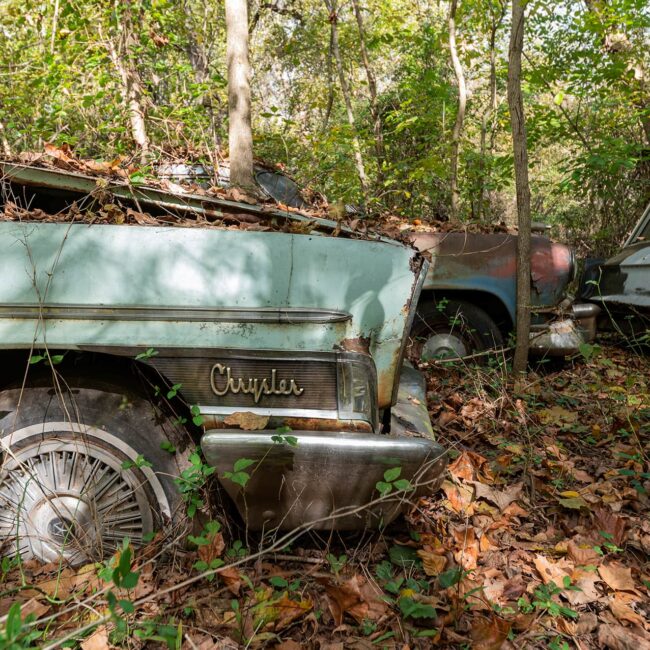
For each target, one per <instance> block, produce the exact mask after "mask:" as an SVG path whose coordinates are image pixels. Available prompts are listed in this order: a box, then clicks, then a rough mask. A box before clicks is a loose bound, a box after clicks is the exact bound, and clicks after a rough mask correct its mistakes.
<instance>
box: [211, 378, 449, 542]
mask: <svg viewBox="0 0 650 650" xmlns="http://www.w3.org/2000/svg"><path fill="white" fill-rule="evenodd" d="M414 372H416V371H414V370H412V369H408V370H407V369H406V368H405V372H404V373H403V378H402V381H401V382H400V388H401V389H402V390H400V393H399V395H398V404H397V405H396V407H395V410H396V411H397V412H398V413H401V415H400V416H399V421H397V418H396V417H395V415H394V416H393V422H394V431H395V432H396V433H391V434H390V435H384V434H358V433H348V432H326V433H322V432H315V431H291V432H290V434H288V435H291V436H293V437H295V438H296V439H297V444H296V445H291V444H288V443H287V442H275V441H274V440H273V437H274V436H275V437H276V438H277V436H278V435H279V434H277V433H276V432H275V431H240V430H212V431H208V432H207V433H205V434H204V435H203V438H202V439H201V447H202V448H203V453H204V455H205V457H206V460H207V461H208V463H210V464H211V465H213V466H215V467H216V468H217V476H218V477H219V481H220V482H221V484H222V486H223V487H224V489H225V490H226V492H227V493H228V494H229V496H230V497H231V498H232V499H233V500H234V502H235V503H236V505H237V507H238V509H239V512H240V513H241V515H242V517H243V518H244V520H245V522H246V524H247V525H248V526H249V527H250V528H251V529H253V530H260V529H272V528H281V529H292V528H295V527H297V526H310V527H312V528H315V529H321V530H323V529H325V530H331V529H336V530H355V529H360V528H366V527H377V526H380V525H385V524H388V523H389V522H391V521H392V520H393V519H395V518H396V517H397V516H398V515H399V514H400V513H401V512H404V511H405V510H407V509H408V508H409V507H410V506H411V504H412V503H413V502H414V501H415V500H416V499H417V498H418V497H419V496H422V495H425V494H431V493H432V492H433V491H435V490H436V489H437V488H438V486H439V484H440V482H441V480H442V474H443V471H444V469H445V466H446V460H447V459H446V453H445V450H444V449H443V448H442V447H441V446H440V445H439V444H437V443H435V442H433V440H432V439H430V438H429V437H426V438H422V437H414V436H413V434H410V435H409V433H408V432H409V431H416V432H418V433H420V435H422V434H424V435H426V436H429V432H430V430H431V425H430V422H429V417H428V413H427V410H426V402H425V401H424V397H425V395H424V393H423V389H422V387H421V386H416V385H415V383H414V377H413V374H412V373H414ZM409 388H410V389H413V390H409ZM413 393H416V394H413ZM421 398H422V399H421ZM404 400H406V404H403V406H404V407H406V408H405V409H400V402H403V401H404ZM418 419H419V422H418ZM242 458H246V459H250V460H252V461H255V462H254V463H253V464H251V465H249V466H248V467H247V468H246V469H245V470H244V471H245V472H246V474H248V476H249V478H248V479H245V480H244V482H245V485H244V486H241V485H239V484H238V483H236V482H233V481H232V480H230V479H229V478H226V477H225V473H226V472H233V470H234V465H235V463H236V462H237V461H238V460H239V459H242ZM395 467H399V468H401V469H400V474H399V478H400V479H407V480H408V481H409V482H410V483H411V485H412V486H413V489H410V490H404V491H401V492H398V491H396V489H393V491H392V492H393V494H389V495H388V496H385V497H381V495H380V494H379V492H378V490H377V483H379V482H380V481H384V472H386V470H388V469H392V468H395Z"/></svg>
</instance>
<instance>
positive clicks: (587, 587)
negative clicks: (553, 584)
mask: <svg viewBox="0 0 650 650" xmlns="http://www.w3.org/2000/svg"><path fill="white" fill-rule="evenodd" d="M597 582H600V578H599V577H598V575H596V574H595V573H594V572H593V571H580V570H579V569H578V570H576V571H574V572H573V574H572V575H571V584H572V585H573V586H574V587H576V588H577V590H576V591H574V590H566V591H564V592H562V596H563V598H565V599H566V600H567V601H569V602H570V603H571V604H572V605H589V604H590V603H594V602H596V601H597V600H600V598H601V595H600V592H599V591H598V589H597V588H596V583H597ZM558 586H560V587H561V586H562V585H561V584H559V585H558Z"/></svg>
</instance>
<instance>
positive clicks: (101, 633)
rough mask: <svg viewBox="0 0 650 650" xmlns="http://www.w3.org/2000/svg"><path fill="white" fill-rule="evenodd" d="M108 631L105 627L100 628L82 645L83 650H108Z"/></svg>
mask: <svg viewBox="0 0 650 650" xmlns="http://www.w3.org/2000/svg"><path fill="white" fill-rule="evenodd" d="M108 648H110V645H109V643H108V630H107V629H106V626H105V625H101V626H100V627H98V628H97V629H96V630H95V631H94V632H93V633H92V634H91V635H90V636H89V637H88V638H87V639H86V640H85V641H83V642H82V643H81V650H108Z"/></svg>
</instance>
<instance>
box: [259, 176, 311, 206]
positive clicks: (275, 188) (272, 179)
mask: <svg viewBox="0 0 650 650" xmlns="http://www.w3.org/2000/svg"><path fill="white" fill-rule="evenodd" d="M255 180H257V182H258V183H259V185H260V187H261V188H262V189H263V190H264V191H265V192H267V193H268V195H269V196H270V197H271V198H272V199H275V200H276V201H277V202H278V203H284V205H288V206H289V207H290V208H306V207H307V203H305V201H304V200H303V198H302V196H301V195H300V187H298V185H297V183H295V182H294V181H292V180H291V179H290V178H289V177H288V176H285V175H284V174H278V173H277V172H272V171H268V170H266V169H263V170H260V171H257V172H256V174H255Z"/></svg>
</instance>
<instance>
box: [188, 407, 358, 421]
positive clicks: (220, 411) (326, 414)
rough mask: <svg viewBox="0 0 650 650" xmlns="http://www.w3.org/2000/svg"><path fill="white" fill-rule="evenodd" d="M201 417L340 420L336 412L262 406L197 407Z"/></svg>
mask: <svg viewBox="0 0 650 650" xmlns="http://www.w3.org/2000/svg"><path fill="white" fill-rule="evenodd" d="M198 407H199V410H200V411H201V415H232V414H233V413H241V412H243V411H245V412H246V413H254V414H255V415H268V416H269V417H272V416H277V417H289V418H318V419H327V420H330V419H331V420H340V419H341V418H340V417H339V412H338V410H336V409H334V410H332V411H329V410H322V409H292V408H265V407H263V406H204V405H202V404H199V405H198ZM349 419H350V420H362V421H363V422H366V421H367V420H366V419H365V417H359V414H358V413H357V414H356V417H350V418H349Z"/></svg>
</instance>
